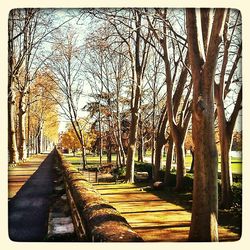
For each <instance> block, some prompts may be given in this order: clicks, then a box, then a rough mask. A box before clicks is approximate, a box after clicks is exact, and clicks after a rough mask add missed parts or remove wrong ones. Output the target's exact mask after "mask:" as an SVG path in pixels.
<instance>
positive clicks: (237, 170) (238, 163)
mask: <svg viewBox="0 0 250 250" xmlns="http://www.w3.org/2000/svg"><path fill="white" fill-rule="evenodd" d="M64 157H65V158H66V160H67V161H69V162H71V164H72V165H77V166H80V165H81V155H80V153H78V154H76V156H73V155H72V154H64ZM146 157H150V155H149V154H148V153H146ZM231 159H232V164H231V166H232V173H234V174H242V158H240V157H232V158H231ZM102 160H103V164H105V163H107V156H106V155H103V157H102ZM115 161H116V155H115V154H113V155H112V163H113V164H114V163H115ZM99 162H100V158H99V156H98V155H96V156H93V155H89V154H87V165H89V166H93V165H94V166H95V165H99ZM165 162H166V156H163V165H165ZM191 162H192V156H191V155H186V157H185V166H186V168H187V170H188V169H189V168H190V166H191ZM173 165H175V164H173ZM220 166H221V165H220V160H219V164H218V170H219V172H220Z"/></svg>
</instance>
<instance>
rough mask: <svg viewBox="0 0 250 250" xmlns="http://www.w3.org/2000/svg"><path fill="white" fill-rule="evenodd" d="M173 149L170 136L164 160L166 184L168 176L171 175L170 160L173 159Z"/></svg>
mask: <svg viewBox="0 0 250 250" xmlns="http://www.w3.org/2000/svg"><path fill="white" fill-rule="evenodd" d="M173 147H174V142H173V138H172V136H171V135H169V137H168V151H167V159H166V171H165V176H164V183H165V184H167V183H168V180H169V177H170V174H171V164H172V159H173Z"/></svg>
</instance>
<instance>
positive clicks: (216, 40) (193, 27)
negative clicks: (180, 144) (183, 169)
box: [186, 9, 227, 241]
mask: <svg viewBox="0 0 250 250" xmlns="http://www.w3.org/2000/svg"><path fill="white" fill-rule="evenodd" d="M202 11H207V10H204V9H187V10H186V20H187V21H186V28H187V35H188V48H189V60H190V64H191V70H192V78H193V86H194V87H193V115H192V137H193V143H194V147H195V159H194V186H193V205H192V219H191V227H190V232H189V240H190V241H218V221H217V220H218V184H217V179H218V156H217V149H216V144H215V133H214V95H213V93H214V75H215V68H216V65H217V56H218V51H219V44H220V42H221V39H222V37H221V35H222V30H223V26H224V23H225V17H226V12H227V11H226V10H225V9H216V11H215V14H214V22H213V27H212V30H211V35H210V36H209V35H208V36H204V32H210V30H205V31H204V30H203V31H202V30H201V23H202V21H204V20H202V19H201V16H203V17H204V16H205V17H208V20H207V23H208V25H207V26H206V27H209V23H210V15H201V14H200V12H202ZM202 34H203V36H202ZM204 37H207V38H208V37H209V38H210V39H209V41H206V40H203V39H204ZM206 48H207V49H206Z"/></svg>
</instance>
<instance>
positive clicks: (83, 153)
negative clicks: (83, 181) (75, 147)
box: [81, 145, 87, 169]
mask: <svg viewBox="0 0 250 250" xmlns="http://www.w3.org/2000/svg"><path fill="white" fill-rule="evenodd" d="M81 151H82V167H83V169H86V165H87V163H86V149H85V147H84V146H83V145H81Z"/></svg>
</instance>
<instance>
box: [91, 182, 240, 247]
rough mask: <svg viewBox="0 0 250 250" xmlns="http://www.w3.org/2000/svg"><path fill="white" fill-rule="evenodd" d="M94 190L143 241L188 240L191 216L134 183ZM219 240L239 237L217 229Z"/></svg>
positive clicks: (110, 185)
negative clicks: (124, 219)
mask: <svg viewBox="0 0 250 250" xmlns="http://www.w3.org/2000/svg"><path fill="white" fill-rule="evenodd" d="M94 186H95V188H96V189H97V190H98V191H99V192H100V193H101V194H102V195H103V198H104V199H105V200H107V201H109V202H110V204H111V205H112V206H114V207H115V208H116V209H117V210H118V211H119V212H120V213H121V214H122V216H124V217H125V218H126V220H127V221H128V223H129V224H130V225H131V227H132V229H133V230H135V231H136V232H137V233H138V234H139V235H140V236H141V237H142V238H143V239H144V241H165V242H166V241H187V239H188V232H189V227H190V221H191V213H190V212H189V211H186V210H185V209H184V208H183V207H181V206H179V205H175V204H173V203H171V202H168V201H167V200H162V199H161V198H160V197H158V196H157V195H155V194H153V193H150V192H146V191H144V190H143V189H142V188H141V187H138V186H136V185H133V184H114V183H100V184H97V183H96V184H94ZM219 235H220V240H221V241H234V240H237V239H238V238H239V236H238V235H237V234H235V233H232V232H230V231H229V230H227V229H224V228H219Z"/></svg>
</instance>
